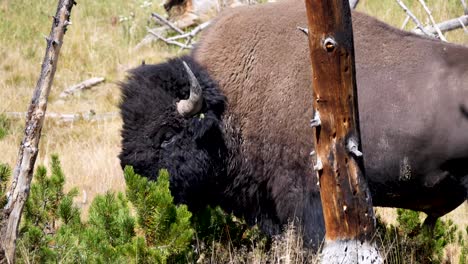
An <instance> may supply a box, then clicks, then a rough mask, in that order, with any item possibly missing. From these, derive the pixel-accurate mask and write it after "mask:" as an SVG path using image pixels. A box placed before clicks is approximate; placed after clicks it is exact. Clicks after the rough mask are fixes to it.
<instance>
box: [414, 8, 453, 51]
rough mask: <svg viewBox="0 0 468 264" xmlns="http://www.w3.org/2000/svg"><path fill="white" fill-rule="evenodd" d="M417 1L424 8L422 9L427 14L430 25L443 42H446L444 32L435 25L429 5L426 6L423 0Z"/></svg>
mask: <svg viewBox="0 0 468 264" xmlns="http://www.w3.org/2000/svg"><path fill="white" fill-rule="evenodd" d="M419 3H420V4H421V5H422V7H423V8H424V11H426V13H427V15H428V16H429V19H430V20H431V23H432V26H433V27H434V29H435V30H436V32H437V35H438V36H439V38H440V40H442V41H443V42H447V39H446V38H445V36H444V34H442V31H440V28H439V27H438V26H437V24H436V22H435V20H434V17H433V16H432V13H431V10H429V7H427V5H426V2H425V1H424V0H419Z"/></svg>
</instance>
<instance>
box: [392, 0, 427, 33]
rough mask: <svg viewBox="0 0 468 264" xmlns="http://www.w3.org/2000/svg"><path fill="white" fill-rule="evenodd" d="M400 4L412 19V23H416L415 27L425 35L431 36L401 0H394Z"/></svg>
mask: <svg viewBox="0 0 468 264" xmlns="http://www.w3.org/2000/svg"><path fill="white" fill-rule="evenodd" d="M395 1H396V2H397V3H398V4H399V5H400V6H401V8H403V10H404V11H405V12H406V14H407V15H408V16H409V17H411V19H412V20H413V21H414V23H415V24H416V27H417V28H418V29H420V30H421V31H422V32H423V33H424V34H425V35H427V36H432V35H431V34H430V33H429V32H428V31H427V30H426V29H425V28H424V27H423V25H422V24H421V22H420V21H419V20H418V19H417V18H416V16H415V15H413V13H411V11H410V10H409V8H408V7H407V6H406V5H405V4H404V3H403V2H402V1H401V0H395Z"/></svg>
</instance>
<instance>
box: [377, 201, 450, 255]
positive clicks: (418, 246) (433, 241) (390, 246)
mask: <svg viewBox="0 0 468 264" xmlns="http://www.w3.org/2000/svg"><path fill="white" fill-rule="evenodd" d="M377 220H378V221H377V233H378V236H379V237H380V238H381V240H382V252H384V255H385V256H386V260H385V262H386V263H443V261H444V259H443V257H444V255H443V253H444V248H445V247H446V246H447V245H448V244H450V243H456V234H457V226H456V225H455V224H454V223H453V221H452V220H448V221H442V220H440V219H438V220H437V221H436V224H435V226H434V229H433V230H429V229H428V228H427V227H425V226H423V224H422V222H421V220H420V213H419V212H416V211H412V210H405V209H397V225H396V226H393V225H390V226H388V227H387V226H386V225H385V224H384V223H383V222H382V221H381V220H380V219H379V218H378V219H377Z"/></svg>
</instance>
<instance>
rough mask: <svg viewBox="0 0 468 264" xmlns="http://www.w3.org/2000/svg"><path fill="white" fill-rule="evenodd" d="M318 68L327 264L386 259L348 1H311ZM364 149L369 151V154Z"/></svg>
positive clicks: (318, 165) (316, 94)
mask: <svg viewBox="0 0 468 264" xmlns="http://www.w3.org/2000/svg"><path fill="white" fill-rule="evenodd" d="M305 2H306V8H307V17H308V23H309V47H310V54H311V55H310V57H311V63H312V72H313V74H312V75H313V89H314V98H313V99H314V101H313V105H314V109H315V113H314V118H313V119H312V121H311V125H312V126H314V127H316V129H315V136H314V140H315V147H316V151H315V156H316V162H315V166H314V168H315V169H316V170H317V173H318V175H319V182H320V190H321V191H320V196H321V198H322V205H323V213H324V217H325V228H326V235H325V240H326V241H325V247H324V249H323V252H322V256H321V261H322V263H382V259H381V257H380V255H379V253H378V250H377V248H376V246H375V245H374V243H373V242H372V237H373V234H374V231H375V217H374V212H373V208H372V199H371V196H370V192H369V189H368V187H367V183H366V179H365V177H364V166H363V160H362V153H361V152H360V133H359V115H358V111H357V109H358V107H357V104H358V102H357V90H356V79H355V66H354V47H353V34H352V25H351V11H350V6H349V3H348V1H347V0H306V1H305ZM364 154H365V153H364Z"/></svg>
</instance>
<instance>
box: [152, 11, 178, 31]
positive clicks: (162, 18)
mask: <svg viewBox="0 0 468 264" xmlns="http://www.w3.org/2000/svg"><path fill="white" fill-rule="evenodd" d="M151 16H152V17H154V18H156V19H157V20H158V21H159V22H160V23H162V24H163V25H166V26H168V27H170V28H171V29H172V30H174V31H175V32H177V33H179V34H184V31H183V30H182V29H180V28H178V27H177V26H176V25H174V24H172V23H171V22H170V21H169V20H167V19H165V18H164V17H162V16H161V15H159V14H157V13H151Z"/></svg>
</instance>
